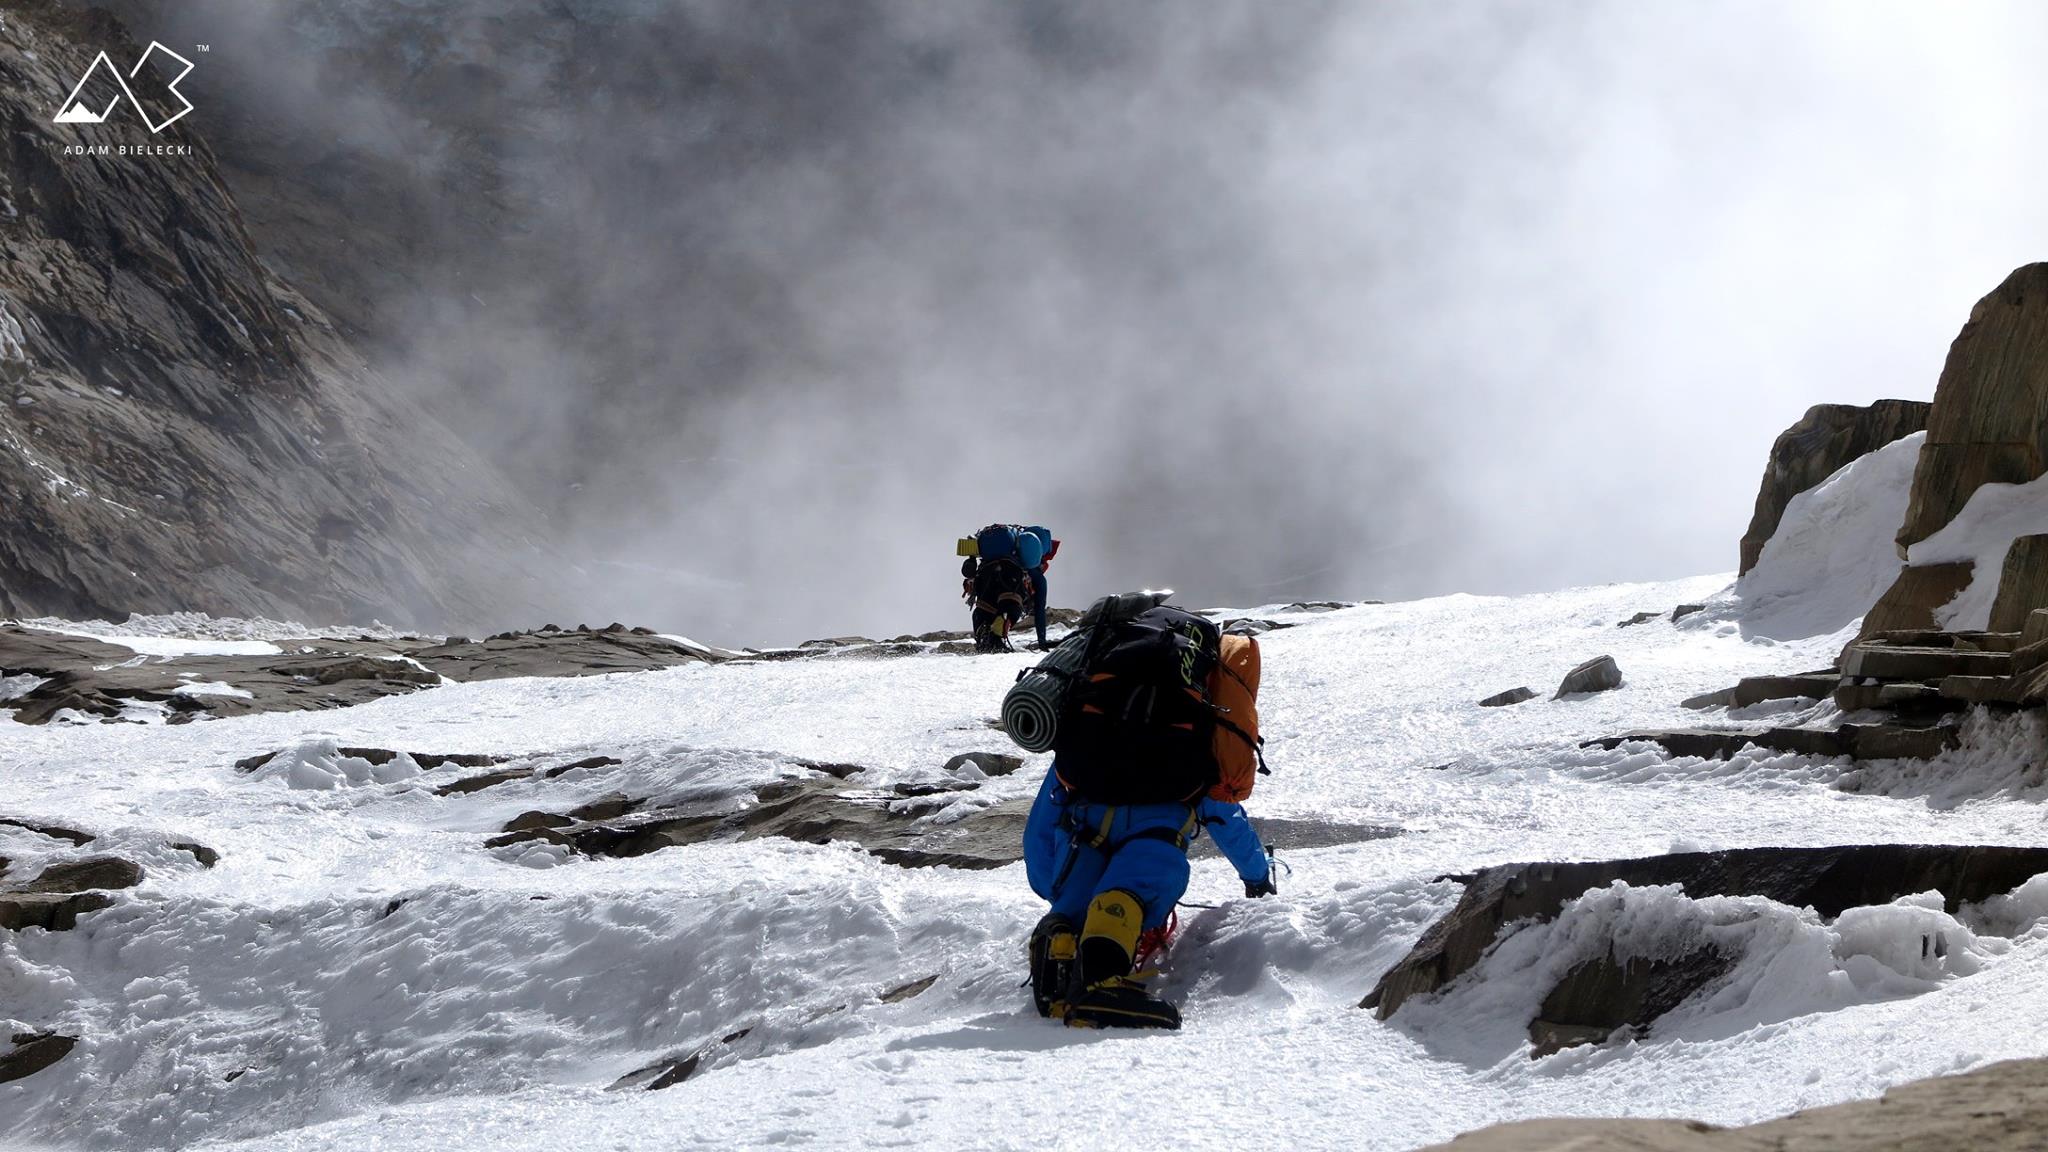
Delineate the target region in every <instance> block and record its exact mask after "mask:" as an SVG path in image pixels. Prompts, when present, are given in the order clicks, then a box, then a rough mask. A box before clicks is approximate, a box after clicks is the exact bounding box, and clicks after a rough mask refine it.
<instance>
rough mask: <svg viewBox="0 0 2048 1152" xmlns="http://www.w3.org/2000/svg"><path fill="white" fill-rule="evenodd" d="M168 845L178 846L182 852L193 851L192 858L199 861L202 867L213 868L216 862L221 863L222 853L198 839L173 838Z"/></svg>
mask: <svg viewBox="0 0 2048 1152" xmlns="http://www.w3.org/2000/svg"><path fill="white" fill-rule="evenodd" d="M167 846H168V847H171V848H176V849H177V850H178V851H180V852H189V853H191V854H192V858H193V859H194V860H197V861H199V866H200V867H201V868H211V867H213V866H214V865H215V864H218V863H220V853H218V852H216V851H214V850H213V849H211V848H208V847H207V846H206V845H204V844H201V843H198V842H197V841H193V840H172V841H170V842H169V844H168V845H167Z"/></svg>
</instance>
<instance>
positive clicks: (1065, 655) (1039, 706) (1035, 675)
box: [1003, 631, 1088, 752]
mask: <svg viewBox="0 0 2048 1152" xmlns="http://www.w3.org/2000/svg"><path fill="white" fill-rule="evenodd" d="M1087 662H1088V634H1087V633H1086V632H1078V631H1077V632H1075V633H1074V634H1073V635H1071V636H1068V637H1067V638H1066V639H1065V640H1062V641H1060V643H1059V647H1057V648H1054V649H1053V650H1052V651H1051V652H1050V653H1048V654H1047V655H1046V657H1045V659H1043V660H1040V661H1039V662H1038V663H1037V664H1036V665H1035V666H1033V667H1032V669H1031V670H1030V671H1028V672H1026V673H1024V674H1023V675H1022V676H1019V677H1018V678H1017V682H1016V683H1015V684H1012V685H1011V686H1010V690H1009V692H1008V693H1006V694H1005V695H1004V696H1003V731H1004V732H1007V733H1009V736H1010V739H1012V740H1014V741H1016V743H1017V746H1018V747H1019V748H1022V749H1024V750H1025V751H1026V752H1050V751H1052V745H1053V740H1054V739H1055V738H1056V737H1057V736H1058V735H1059V722H1060V704H1061V703H1062V702H1063V701H1064V700H1065V699H1066V695H1067V686H1068V685H1070V684H1072V683H1073V682H1074V678H1075V677H1077V676H1079V675H1080V674H1081V669H1082V667H1083V666H1084V665H1086V664H1087Z"/></svg>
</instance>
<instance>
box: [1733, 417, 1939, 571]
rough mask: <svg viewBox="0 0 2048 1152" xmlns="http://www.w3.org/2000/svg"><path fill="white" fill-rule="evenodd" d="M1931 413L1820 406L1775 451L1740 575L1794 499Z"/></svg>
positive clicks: (1909, 430)
mask: <svg viewBox="0 0 2048 1152" xmlns="http://www.w3.org/2000/svg"><path fill="white" fill-rule="evenodd" d="M1929 407H1930V406H1929V405H1928V404H1927V402H1926V401H1923V400H1879V401H1877V402H1876V403H1874V404H1870V405H1867V406H1859V405H1855V404H1816V405H1814V406H1813V407H1811V408H1809V409H1807V410H1806V415H1804V416H1802V417H1800V419H1799V422H1798V423H1797V424H1794V425H1792V426H1791V427H1790V428H1787V429H1785V431H1784V432H1783V433H1781V434H1779V436H1778V439H1777V442H1776V443H1774V444H1772V445H1771V458H1770V460H1769V461H1768V462H1767V463H1766V464H1765V465H1764V479H1763V484H1762V485H1761V486H1760V487H1759V488H1758V490H1757V494H1756V513H1755V515H1754V516H1752V517H1751V518H1750V521H1749V531H1748V532H1747V533H1744V535H1743V537H1742V568H1741V571H1743V572H1747V571H1749V570H1750V569H1751V568H1754V567H1756V562H1757V558H1758V557H1760V556H1762V555H1763V551H1764V545H1765V544H1767V543H1769V542H1770V539H1771V533H1773V532H1776V531H1777V530H1778V521H1779V520H1780V519H1781V518H1782V517H1783V516H1784V515H1785V506H1786V505H1787V504H1790V503H1791V502H1792V498H1793V497H1794V496H1797V495H1799V494H1800V493H1801V492H1804V491H1806V490H1807V489H1809V488H1811V487H1813V486H1814V485H1816V484H1819V483H1820V482H1821V481H1823V480H1825V479H1827V478H1828V477H1830V476H1832V475H1834V474H1835V471H1836V469H1839V468H1840V467H1841V466H1842V465H1844V464H1847V463H1848V462H1850V461H1851V460H1854V459H1856V458H1857V457H1859V456H1862V455H1864V454H1865V453H1868V452H1875V451H1877V450H1878V449H1879V448H1882V447H1884V446H1885V445H1887V444H1889V443H1891V442H1892V441H1894V440H1897V439H1899V438H1900V437H1902V436H1910V435H1912V434H1913V433H1915V432H1918V431H1921V430H1922V429H1924V428H1926V427H1927V411H1928V408H1929Z"/></svg>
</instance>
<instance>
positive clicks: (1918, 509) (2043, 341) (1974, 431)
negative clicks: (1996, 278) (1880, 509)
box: [1899, 264, 2048, 556]
mask: <svg viewBox="0 0 2048 1152" xmlns="http://www.w3.org/2000/svg"><path fill="white" fill-rule="evenodd" d="M2043 472H2048V264H2028V265H2025V266H2024V267H2021V268H2018V269H2015V270H2014V271H2013V273H2012V275H2010V276H2007V277H2006V278H2005V283H2003V284H2000V285H1999V286H1998V287H1997V288H1995V289H1993V290H1992V291H1991V294H1990V295H1988V296H1986V297H1984V298H1983V299H1982V300H1979V301H1978V302H1977V306H1976V307H1975V308H1973V309H1971V310H1970V320H1969V322H1968V323H1967V324H1964V325H1963V330H1962V332H1961V333H1959V334H1958V335H1957V336H1956V339H1955V343H1954V344H1951V345H1950V346H1949V350H1948V361H1947V363H1945V364H1944V365H1943V366H1942V369H1941V382H1940V383H1939V384H1938V385H1936V386H1935V390H1934V407H1933V410H1932V411H1931V412H1930V413H1929V414H1928V417H1927V443H1926V444H1925V445H1924V446H1922V447H1921V449H1920V466H1919V469H1918V470H1917V471H1916V472H1915V473H1914V476H1913V496H1912V503H1911V504H1910V505H1909V506H1908V507H1907V509H1906V522H1905V524H1903V525H1901V526H1900V528H1899V549H1900V553H1901V555H1902V556H1903V555H1904V552H1905V549H1906V548H1908V547H1910V546H1911V545H1913V544H1917V543H1919V542H1920V541H1922V540H1925V539H1927V538H1928V537H1929V536H1932V535H1934V533H1936V532H1937V531H1940V529H1941V528H1942V526H1943V525H1945V524H1947V523H1948V522H1949V521H1950V520H1953V519H1955V516H1956V513H1958V512H1960V511H1962V509H1963V505H1965V504H1967V503H1969V500H1970V496H1971V495H1972V494H1973V493H1975V492H1976V491H1977V489H1978V488H1980V487H1982V486H1983V485H1985V484H1990V483H2003V484H2024V483H2026V482H2027V481H2029V480H2032V479H2034V478H2035V477H2037V476H2040V475H2041V474H2042V473H2043Z"/></svg>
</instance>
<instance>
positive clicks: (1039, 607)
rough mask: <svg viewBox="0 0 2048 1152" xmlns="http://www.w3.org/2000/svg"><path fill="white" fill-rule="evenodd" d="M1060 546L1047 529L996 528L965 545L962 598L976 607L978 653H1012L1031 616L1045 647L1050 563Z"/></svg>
mask: <svg viewBox="0 0 2048 1152" xmlns="http://www.w3.org/2000/svg"><path fill="white" fill-rule="evenodd" d="M1058 548H1059V541H1057V540H1054V539H1053V538H1052V533H1051V532H1049V531H1047V530H1046V529H1044V528H1036V527H1034V528H1020V527H1018V526H1016V525H1014V524H991V525H989V526H988V527H986V528H983V529H982V530H981V531H979V532H977V533H975V534H974V535H972V536H966V537H962V538H961V540H960V554H961V555H962V556H965V557H966V559H965V560H962V561H961V562H960V578H961V581H960V594H961V598H962V599H964V600H965V601H967V603H968V605H969V606H970V607H971V608H972V612H971V619H970V621H969V626H970V627H971V628H972V629H973V635H974V648H975V651H977V652H1008V651H1011V648H1010V632H1011V631H1012V630H1013V629H1015V628H1016V626H1017V625H1018V623H1019V622H1021V621H1022V620H1023V618H1024V615H1025V613H1026V612H1029V613H1031V615H1032V617H1033V622H1034V623H1035V624H1036V625H1037V629H1038V646H1039V648H1040V649H1043V648H1045V647H1046V639H1045V626H1046V609H1045V564H1046V562H1047V561H1049V560H1050V559H1051V558H1052V554H1053V552H1055V551H1057V550H1058Z"/></svg>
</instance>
